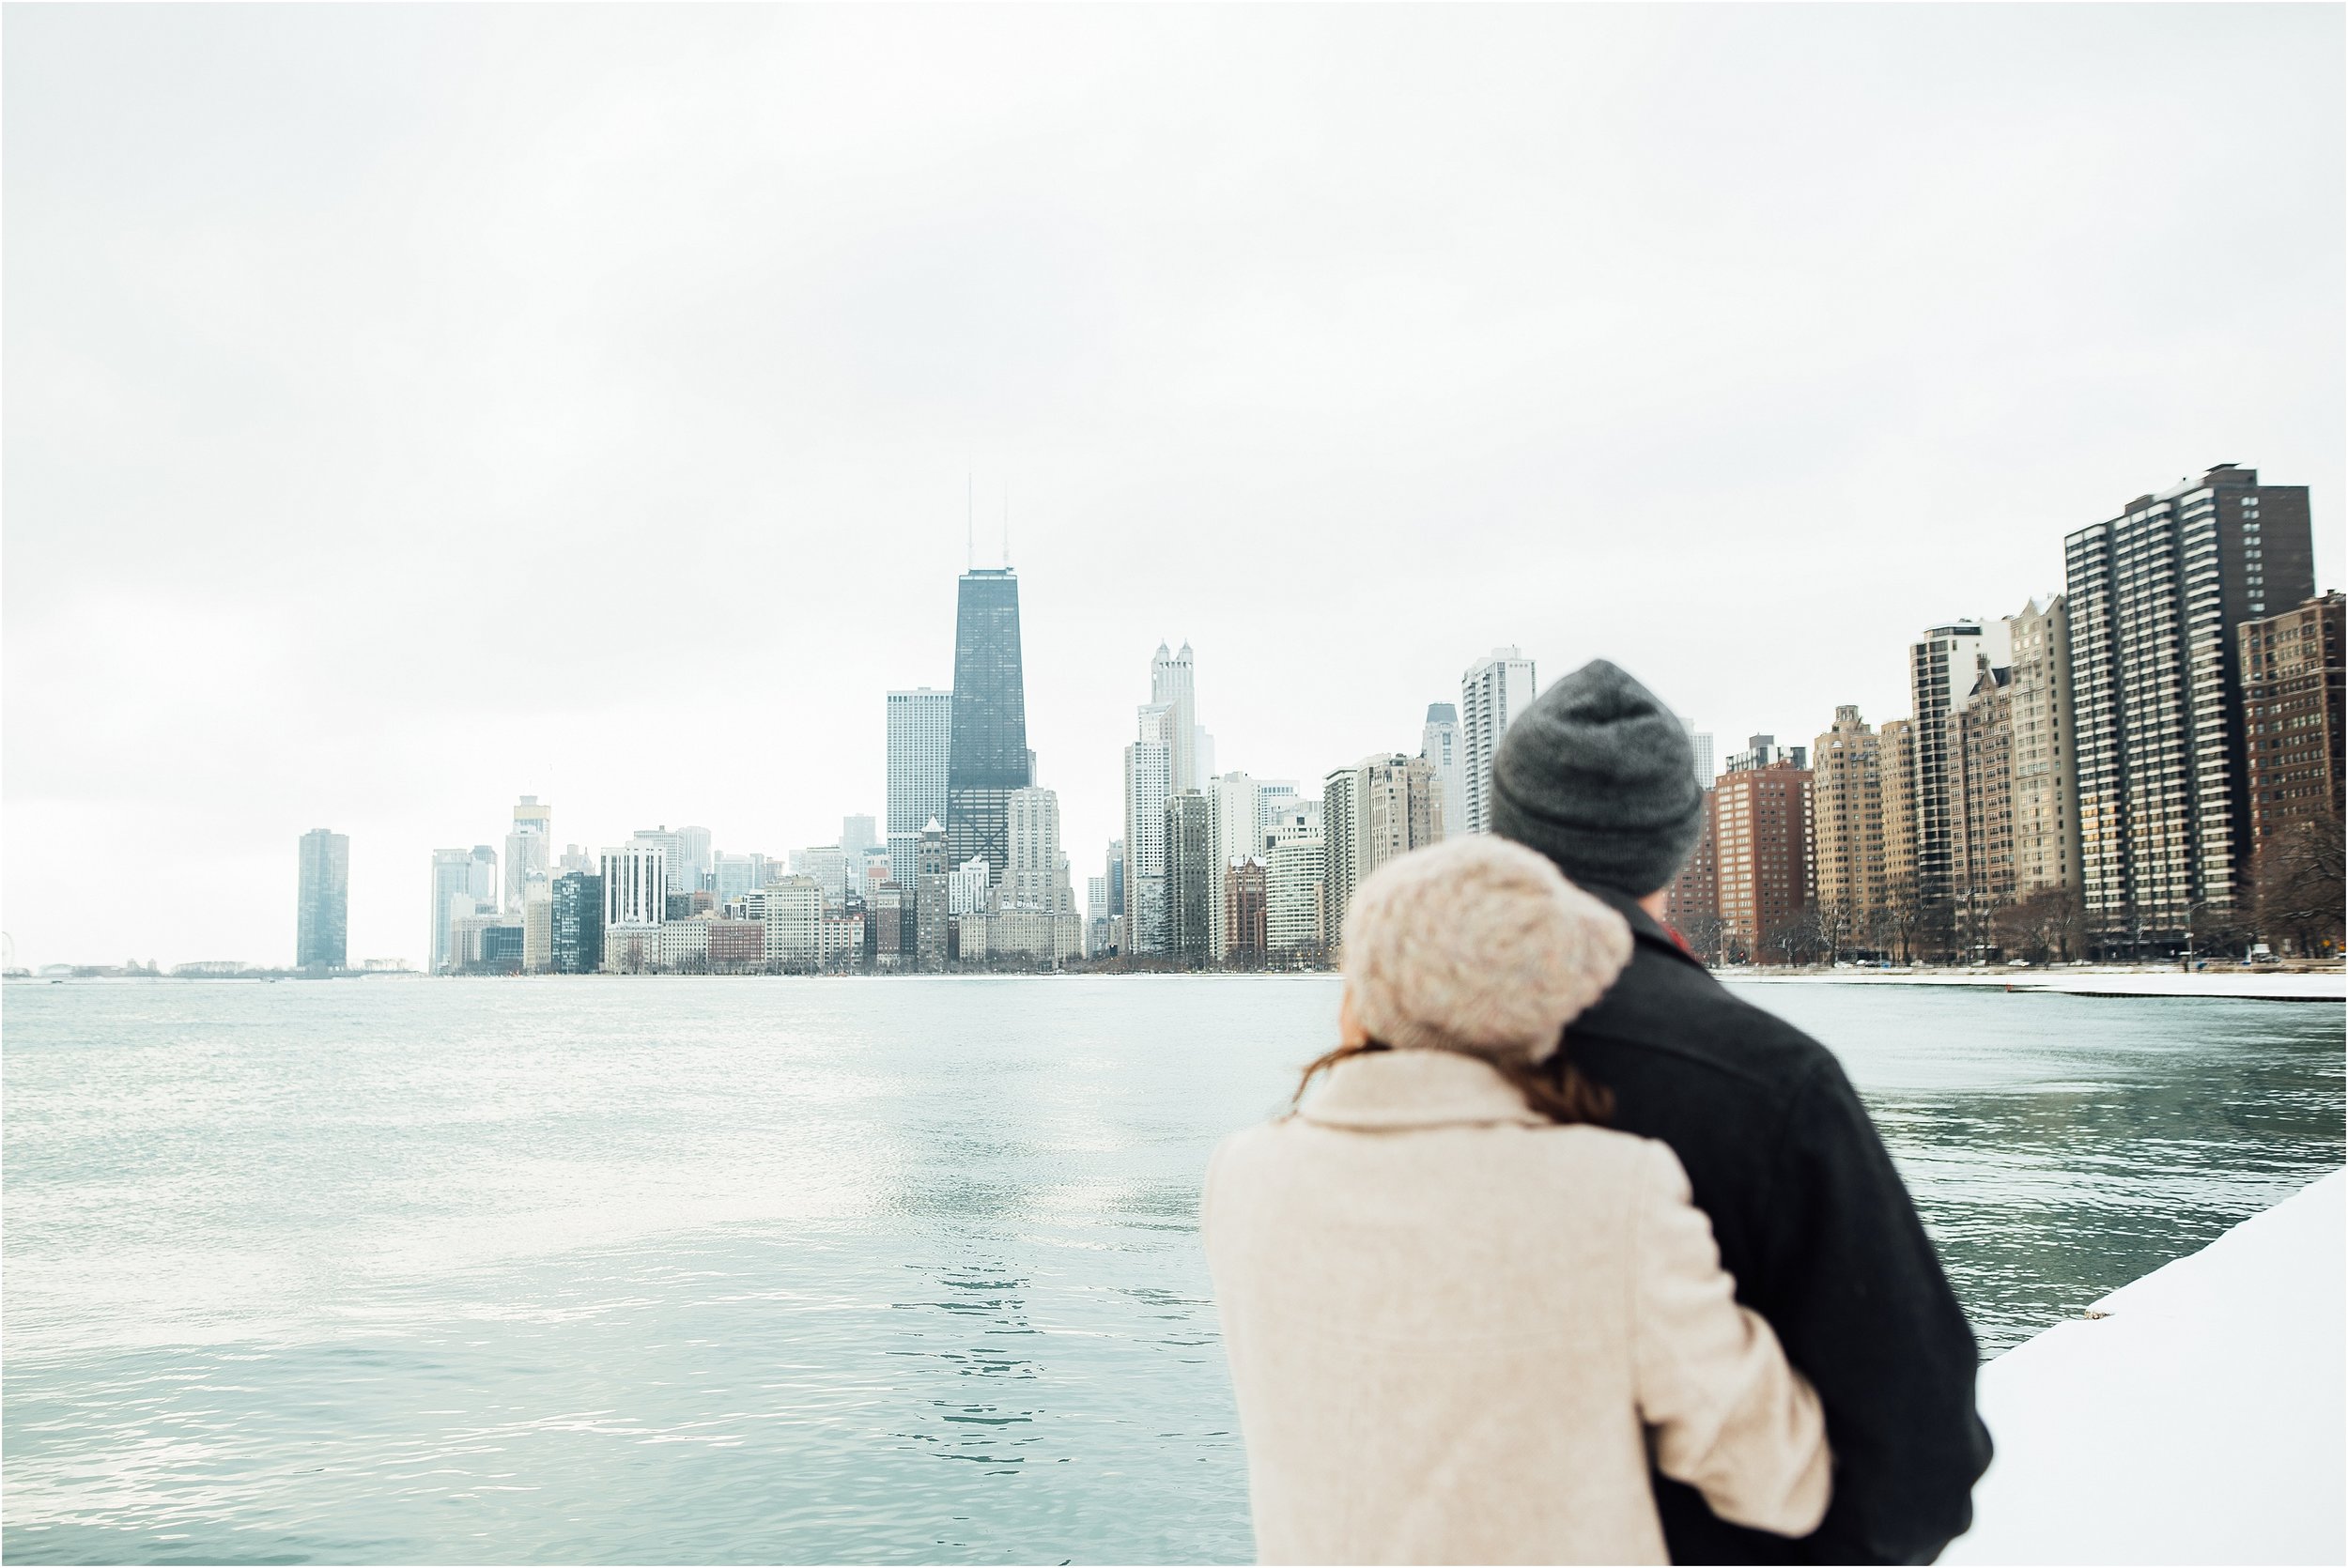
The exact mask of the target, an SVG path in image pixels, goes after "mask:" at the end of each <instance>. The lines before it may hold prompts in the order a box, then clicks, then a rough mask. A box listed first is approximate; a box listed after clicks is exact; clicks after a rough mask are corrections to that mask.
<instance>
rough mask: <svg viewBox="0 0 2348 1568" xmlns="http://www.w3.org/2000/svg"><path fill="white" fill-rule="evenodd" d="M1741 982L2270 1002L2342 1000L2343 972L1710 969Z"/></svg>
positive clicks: (2346, 993) (2346, 987)
mask: <svg viewBox="0 0 2348 1568" xmlns="http://www.w3.org/2000/svg"><path fill="white" fill-rule="evenodd" d="M1713 973H1714V974H1716V975H1718V976H1720V977H1721V978H1722V979H1723V980H1734V981H1737V982H1738V983H1739V984H1745V985H1765V986H1766V985H1860V986H1988V987H1991V988H1992V989H2000V990H2007V991H2053V992H2067V993H2069V994H2071V995H2074V996H2254V997H2263V998H2265V999H2267V1000H2269V1001H2276V1002H2340V1001H2348V974H2342V973H2340V971H2339V970H2331V971H2328V972H2324V973H2318V974H2309V975H2280V974H2277V973H2275V972H2274V971H2272V970H2256V969H2224V970H2217V969H2204V970H2199V971H2196V972H2195V973H2193V974H2189V975H2188V974H2186V972H2185V971H2183V970H2181V969H2119V968H2112V969H2102V968H2095V969H2089V968H2079V969H2071V968H2062V969H1815V970H1810V971H1806V972H1803V973H1798V974H1797V973H1782V974H1769V973H1766V972H1752V971H1747V970H1741V969H1720V970H1715V971H1713Z"/></svg>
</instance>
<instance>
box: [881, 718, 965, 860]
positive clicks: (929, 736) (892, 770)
mask: <svg viewBox="0 0 2348 1568" xmlns="http://www.w3.org/2000/svg"><path fill="white" fill-rule="evenodd" d="M953 735H954V694H953V693H952V692H950V691H932V690H931V689H930V688H929V687H927V686H921V687H919V688H917V689H915V690H913V691H892V692H890V693H889V694H888V812H887V816H888V877H889V880H890V881H891V882H894V883H896V884H899V885H900V886H903V887H911V886H912V885H913V878H914V869H913V858H914V850H915V847H916V846H917V845H919V843H920V841H921V828H922V826H923V825H924V824H925V823H927V822H929V820H930V819H931V818H932V817H935V818H936V819H937V820H938V821H939V822H944V821H945V820H946V769H947V762H948V758H949V755H950V752H951V751H952V749H953Z"/></svg>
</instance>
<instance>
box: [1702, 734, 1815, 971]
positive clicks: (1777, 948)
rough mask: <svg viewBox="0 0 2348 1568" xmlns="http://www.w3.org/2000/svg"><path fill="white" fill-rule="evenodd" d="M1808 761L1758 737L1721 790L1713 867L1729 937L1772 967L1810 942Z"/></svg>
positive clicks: (1732, 765) (1799, 751)
mask: <svg viewBox="0 0 2348 1568" xmlns="http://www.w3.org/2000/svg"><path fill="white" fill-rule="evenodd" d="M1805 761H1807V757H1806V751H1805V748H1804V747H1802V746H1778V745H1775V744H1774V743H1773V742H1772V741H1771V739H1770V737H1769V736H1767V735H1755V736H1753V741H1752V745H1751V746H1750V748H1749V749H1747V750H1744V751H1740V752H1738V753H1737V754H1736V755H1735V756H1733V757H1731V758H1730V759H1729V760H1728V771H1727V772H1726V773H1723V774H1722V775H1721V779H1720V782H1719V783H1718V784H1717V785H1715V786H1714V787H1713V788H1714V791H1715V793H1714V797H1713V798H1714V815H1713V854H1714V859H1713V865H1714V868H1715V870H1714V876H1715V878H1716V879H1717V882H1718V885H1719V890H1720V891H1719V899H1720V919H1721V925H1722V931H1723V936H1724V938H1725V939H1726V940H1727V941H1729V942H1731V943H1733V944H1734V945H1736V946H1737V947H1738V948H1739V949H1741V950H1742V951H1743V952H1744V953H1745V954H1746V955H1747V956H1748V957H1750V958H1753V959H1756V960H1758V961H1761V962H1764V963H1784V962H1787V961H1790V960H1791V959H1792V958H1793V957H1795V956H1796V954H1798V953H1799V952H1800V950H1801V947H1802V945H1803V944H1804V943H1805V941H1806V932H1804V931H1803V930H1802V928H1801V922H1800V916H1801V914H1802V912H1803V910H1804V909H1806V908H1807V907H1808V905H1809V902H1810V866H1811V857H1810V823H1811V802H1810V786H1811V776H1810V770H1809V769H1808V768H1807V767H1805V766H1804V765H1803V763H1804V762H1805Z"/></svg>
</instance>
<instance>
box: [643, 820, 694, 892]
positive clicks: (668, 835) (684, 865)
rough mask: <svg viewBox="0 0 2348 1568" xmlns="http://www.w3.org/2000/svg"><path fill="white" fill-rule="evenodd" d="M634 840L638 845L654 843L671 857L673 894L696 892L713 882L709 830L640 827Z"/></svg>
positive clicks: (664, 825) (670, 875)
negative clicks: (710, 880) (707, 883)
mask: <svg viewBox="0 0 2348 1568" xmlns="http://www.w3.org/2000/svg"><path fill="white" fill-rule="evenodd" d="M632 837H633V838H634V839H635V841H636V842H637V843H639V844H650V845H652V846H653V847H654V848H655V849H657V850H659V851H660V853H662V854H663V855H665V856H666V857H667V859H668V872H669V891H670V892H672V893H692V892H696V891H698V890H699V889H700V888H701V887H702V886H703V884H705V883H706V882H707V881H708V880H709V876H710V870H711V868H712V864H713V862H712V860H711V856H710V853H709V829H707V828H705V827H671V826H669V825H668V824H667V823H666V822H663V823H662V824H661V825H660V826H658V827H640V828H638V829H637V830H636V832H635V833H634V835H633V836H632Z"/></svg>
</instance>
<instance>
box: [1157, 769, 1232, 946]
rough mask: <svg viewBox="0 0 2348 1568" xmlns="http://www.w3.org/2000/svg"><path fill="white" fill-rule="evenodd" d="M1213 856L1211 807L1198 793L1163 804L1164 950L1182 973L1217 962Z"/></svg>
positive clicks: (1218, 880)
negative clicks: (1164, 856) (1165, 929)
mask: <svg viewBox="0 0 2348 1568" xmlns="http://www.w3.org/2000/svg"><path fill="white" fill-rule="evenodd" d="M1218 861H1219V857H1218V856H1217V854H1216V853H1215V831H1214V803H1213V801H1211V800H1209V799H1208V798H1207V796H1206V795H1205V794H1203V793H1201V792H1198V791H1197V790H1182V791H1178V792H1176V793H1175V795H1174V797H1173V798H1172V799H1171V800H1169V801H1167V802H1166V914H1167V916H1168V918H1167V921H1166V925H1167V931H1166V946H1167V950H1168V951H1169V952H1171V953H1172V955H1173V957H1174V960H1175V961H1176V962H1178V963H1180V964H1181V965H1182V967H1183V968H1185V969H1205V968H1207V967H1209V966H1210V965H1212V964H1213V962H1214V961H1215V959H1216V957H1217V954H1216V952H1215V948H1214V930H1215V927H1216V925H1217V924H1219V921H1218V920H1217V918H1216V906H1217V905H1218V904H1220V903H1221V902H1222V899H1223V876H1222V871H1223V868H1222V866H1221V865H1220V864H1219V863H1218Z"/></svg>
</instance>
